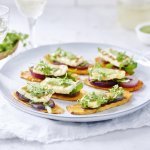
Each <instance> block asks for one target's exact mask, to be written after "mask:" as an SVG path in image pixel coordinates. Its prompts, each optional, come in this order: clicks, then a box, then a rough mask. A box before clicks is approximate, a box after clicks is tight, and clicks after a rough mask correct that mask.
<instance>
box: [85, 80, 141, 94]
mask: <svg viewBox="0 0 150 150" xmlns="http://www.w3.org/2000/svg"><path fill="white" fill-rule="evenodd" d="M84 83H85V84H86V85H88V86H91V87H93V88H96V89H103V90H108V89H110V88H104V87H99V86H96V85H93V84H91V83H90V82H89V80H88V79H87V78H86V79H85V80H84ZM142 87H143V82H142V81H141V80H139V82H138V84H137V86H135V87H132V88H123V89H125V90H127V91H129V92H134V91H138V90H140V89H141V88H142Z"/></svg>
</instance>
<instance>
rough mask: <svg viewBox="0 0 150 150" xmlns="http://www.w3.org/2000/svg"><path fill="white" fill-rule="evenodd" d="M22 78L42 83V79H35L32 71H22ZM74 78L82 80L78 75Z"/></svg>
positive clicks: (73, 75)
mask: <svg viewBox="0 0 150 150" xmlns="http://www.w3.org/2000/svg"><path fill="white" fill-rule="evenodd" d="M20 77H21V78H22V79H25V80H27V81H31V82H41V81H42V80H41V79H37V78H34V77H33V76H32V75H31V73H30V71H22V72H21V74H20ZM72 77H74V78H75V80H76V81H77V80H80V77H79V76H78V75H77V74H72Z"/></svg>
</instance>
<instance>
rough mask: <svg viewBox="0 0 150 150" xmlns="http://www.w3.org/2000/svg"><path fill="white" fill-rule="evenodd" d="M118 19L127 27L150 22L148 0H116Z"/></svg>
mask: <svg viewBox="0 0 150 150" xmlns="http://www.w3.org/2000/svg"><path fill="white" fill-rule="evenodd" d="M118 19H119V22H120V24H121V25H122V26H123V27H125V28H128V29H134V28H135V26H136V25H137V24H139V23H143V22H148V21H149V22H150V0H118Z"/></svg>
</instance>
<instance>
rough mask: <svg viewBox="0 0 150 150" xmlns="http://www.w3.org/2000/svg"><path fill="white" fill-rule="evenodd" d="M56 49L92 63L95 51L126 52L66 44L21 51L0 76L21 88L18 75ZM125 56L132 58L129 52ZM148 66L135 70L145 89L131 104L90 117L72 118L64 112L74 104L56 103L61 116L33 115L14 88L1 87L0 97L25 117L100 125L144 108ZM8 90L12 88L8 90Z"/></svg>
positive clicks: (148, 87) (147, 94) (148, 85)
mask: <svg viewBox="0 0 150 150" xmlns="http://www.w3.org/2000/svg"><path fill="white" fill-rule="evenodd" d="M58 47H61V48H63V49H65V50H67V51H71V52H73V53H75V54H78V55H82V56H84V57H85V58H86V59H87V60H88V61H90V62H94V58H95V57H96V56H97V55H98V52H97V48H98V47H100V48H114V49H117V50H120V51H127V50H126V49H122V48H120V47H117V46H113V45H109V44H95V43H68V44H55V45H46V46H41V47H38V48H35V49H31V50H27V51H24V52H22V53H20V54H18V55H17V56H14V57H12V58H11V59H10V60H9V61H8V62H7V63H6V64H5V65H4V66H3V67H2V69H1V70H0V72H1V73H2V74H3V75H5V76H6V77H8V78H9V79H11V80H12V81H15V83H17V84H18V85H19V86H20V87H21V86H22V85H23V84H25V81H24V80H22V79H20V77H19V74H20V72H21V71H23V70H26V69H28V67H29V66H32V65H34V64H35V63H36V62H37V61H39V60H40V59H42V57H43V56H44V55H45V54H47V53H51V52H54V51H55V50H56V49H57V48H58ZM127 53H128V54H130V55H132V54H131V53H130V52H129V51H127ZM135 59H136V58H135ZM148 70H149V68H148V67H147V66H144V65H141V64H138V69H137V70H136V76H137V77H138V78H139V79H140V80H142V81H143V82H144V87H143V88H142V89H141V90H139V91H137V92H134V94H133V98H132V100H131V101H130V102H128V103H126V104H124V105H122V106H119V107H115V108H112V109H109V110H106V111H103V112H100V113H96V114H91V115H71V114H69V113H68V112H67V110H66V106H67V105H70V104H73V103H75V102H67V101H61V100H56V103H57V104H59V105H60V106H61V107H63V108H64V109H65V113H64V114H60V115H58V114H57V115H55V114H47V113H42V112H39V111H36V110H34V109H32V108H29V107H27V106H24V105H23V104H21V103H20V102H18V101H16V100H15V99H14V98H13V97H12V96H11V93H12V92H13V91H15V90H16V89H15V88H12V87H13V86H10V84H9V83H6V84H3V85H1V93H2V95H3V96H4V97H5V99H6V100H8V102H10V103H11V104H12V105H13V106H15V107H16V108H18V109H20V110H21V111H24V112H26V113H30V114H32V115H36V116H39V117H43V118H49V119H55V120H62V121H71V122H92V121H102V120H108V119H112V118H116V117H121V116H123V115H126V114H129V113H132V112H134V111H136V110H138V109H140V108H142V107H143V106H145V105H147V104H148V102H149V97H150V83H149V82H150V80H149V77H150V71H148ZM9 87H11V88H9ZM84 88H85V90H94V89H92V88H89V87H86V86H84Z"/></svg>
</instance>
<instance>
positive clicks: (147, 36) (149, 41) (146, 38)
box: [135, 22, 150, 45]
mask: <svg viewBox="0 0 150 150" xmlns="http://www.w3.org/2000/svg"><path fill="white" fill-rule="evenodd" d="M147 25H149V26H150V22H147V23H141V24H139V25H137V26H136V28H135V31H136V34H137V36H138V38H139V40H140V41H141V42H143V43H144V44H146V45H150V33H145V32H143V31H141V30H140V29H141V28H142V27H144V26H147Z"/></svg>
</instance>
